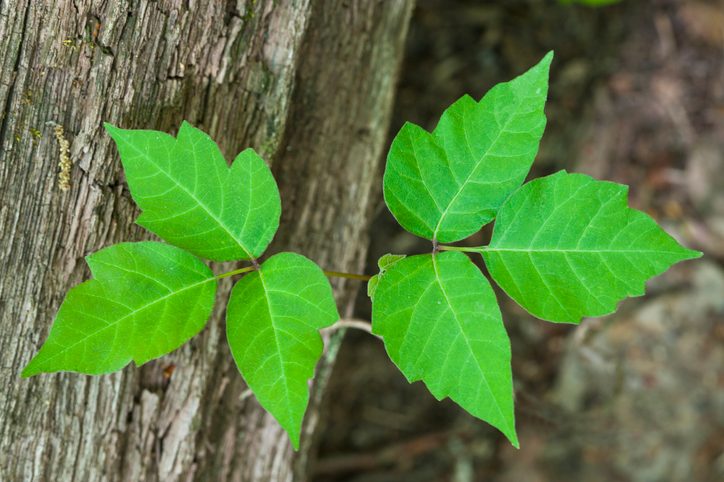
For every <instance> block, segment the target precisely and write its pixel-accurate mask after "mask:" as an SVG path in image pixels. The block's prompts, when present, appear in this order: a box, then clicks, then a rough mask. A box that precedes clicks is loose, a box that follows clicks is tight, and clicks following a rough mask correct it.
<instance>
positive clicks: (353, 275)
mask: <svg viewBox="0 0 724 482" xmlns="http://www.w3.org/2000/svg"><path fill="white" fill-rule="evenodd" d="M324 274H325V275H326V276H331V277H335V278H347V279H358V280H362V281H369V280H370V278H372V276H369V275H366V274H356V273H342V272H341V271H325V272H324Z"/></svg>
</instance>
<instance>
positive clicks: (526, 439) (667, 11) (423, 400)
mask: <svg viewBox="0 0 724 482" xmlns="http://www.w3.org/2000/svg"><path fill="white" fill-rule="evenodd" d="M585 3H601V4H604V3H605V4H610V5H605V6H598V7H593V6H587V5H584V4H585ZM548 50H555V59H554V62H553V65H552V68H551V86H550V94H549V100H548V104H547V108H546V113H547V116H548V126H547V128H546V133H545V135H544V138H543V142H542V145H541V150H540V153H539V155H538V158H537V160H536V163H535V164H534V167H533V170H532V172H531V174H530V177H538V176H541V175H546V174H549V173H552V172H555V171H557V170H560V169H566V170H569V171H576V172H583V173H587V174H590V175H592V176H594V177H597V178H600V179H607V180H613V181H616V182H620V183H625V184H629V185H630V186H631V189H630V204H631V206H632V207H635V208H637V209H641V210H644V211H646V212H648V213H649V214H651V215H652V216H653V217H654V218H655V219H656V220H657V221H658V222H659V223H660V224H661V225H662V226H663V227H664V228H665V229H666V230H667V231H668V232H669V233H670V234H672V235H673V236H674V237H676V238H677V239H679V240H680V241H681V242H682V243H684V244H685V245H687V246H688V247H691V248H694V249H698V250H701V251H703V252H704V253H705V256H704V257H703V258H702V259H700V260H698V261H693V262H692V261H690V262H685V263H681V264H679V265H676V266H674V267H673V268H672V269H671V270H670V271H668V272H667V273H666V274H664V275H662V276H660V277H658V278H655V279H653V280H651V281H650V282H649V284H648V292H647V295H646V296H645V297H643V298H635V299H629V300H627V301H625V302H623V303H622V304H621V305H620V308H619V311H618V312H617V313H616V314H615V315H611V316H607V317H604V318H600V319H586V320H584V321H583V323H581V325H580V326H573V325H554V324H551V323H546V322H543V321H540V320H536V319H534V318H532V317H531V316H530V315H528V314H526V313H525V312H524V311H523V310H522V309H520V308H518V307H517V306H516V305H515V304H514V303H513V302H512V301H511V300H510V299H508V298H507V297H506V296H505V295H504V294H503V293H502V292H500V291H498V292H497V294H498V299H499V301H500V303H501V306H502V308H503V316H504V319H505V323H506V327H507V329H508V331H509V333H510V335H511V339H512V347H513V372H514V378H515V393H516V415H517V428H518V433H519V437H520V442H521V449H520V450H516V449H514V448H513V447H512V446H510V444H509V443H507V442H506V440H505V439H504V438H503V436H502V435H500V434H499V433H497V432H496V431H495V430H493V429H492V428H490V427H489V426H488V425H487V424H485V423H483V422H481V421H478V420H476V419H474V418H472V417H471V416H469V415H467V414H466V413H465V412H464V411H463V410H462V409H460V408H459V407H457V406H456V405H455V404H454V403H452V402H450V401H449V400H446V401H443V402H437V401H436V400H435V399H434V398H433V397H432V396H431V395H430V394H429V393H428V392H427V390H426V389H425V387H424V386H423V385H422V384H421V383H416V384H413V385H409V384H408V383H407V382H406V380H405V379H404V378H403V376H402V375H401V374H400V373H399V372H398V371H397V369H396V368H395V366H394V365H393V364H392V362H391V361H390V360H389V358H387V356H386V355H385V352H384V348H383V346H382V344H381V343H380V342H379V341H378V340H377V339H375V338H374V337H372V336H369V335H367V334H365V333H360V332H350V333H348V334H347V337H346V343H345V345H344V347H343V349H342V351H341V353H340V357H339V360H338V363H337V365H336V367H335V372H334V375H333V378H332V380H331V382H330V387H329V390H328V393H327V397H326V406H325V407H324V409H323V411H322V413H324V414H326V419H325V421H324V423H325V427H324V429H323V431H322V435H321V439H320V440H319V447H318V454H317V460H316V462H315V464H314V476H313V480H315V481H326V482H333V481H355V482H382V481H400V482H405V481H411V482H413V481H414V482H424V481H455V482H466V481H501V482H502V481H506V482H508V481H510V482H528V481H533V482H535V481H591V482H598V481H607V482H609V481H642V482H643V481H652V482H658V481H702V482H705V481H722V480H724V323H723V322H724V2H723V1H719V0H712V1H704V0H688V1H687V0H678V1H677V0H651V1H648V0H623V1H619V2H615V1H613V2H612V1H611V0H607V1H601V0H598V1H595V0H587V1H579V2H572V1H571V2H557V1H555V0H549V1H542V0H541V1H535V0H515V1H513V0H506V1H495V2H493V1H461V0H456V1H450V0H419V1H418V6H417V8H416V11H415V13H414V18H413V20H412V25H411V30H410V36H409V39H408V42H407V47H406V60H405V64H404V66H403V70H402V72H401V81H400V84H399V87H398V94H397V105H396V108H395V119H394V121H393V125H392V128H391V131H390V138H392V136H394V134H395V133H396V132H397V130H398V129H399V128H400V126H401V125H402V123H403V122H404V121H406V120H409V121H412V122H415V123H417V124H419V125H421V126H423V127H425V128H426V129H432V128H434V126H435V123H436V121H437V119H438V118H439V116H440V114H441V113H442V111H443V110H444V109H445V108H446V107H447V106H448V105H450V104H451V103H452V102H453V101H455V100H456V99H457V98H458V97H460V96H461V95H463V94H465V93H469V94H471V95H472V96H473V97H475V98H480V97H481V96H482V95H483V94H484V93H485V92H486V91H487V90H488V89H490V88H491V87H492V86H493V85H494V84H495V83H497V82H501V81H507V80H510V79H512V78H513V77H515V76H516V75H518V74H520V73H522V72H524V71H525V70H527V69H528V68H529V67H530V66H532V65H533V64H535V63H536V62H537V61H538V60H539V59H540V58H541V57H542V56H543V55H544V54H545V53H546V52H547V51H548ZM379 198H380V200H381V199H382V196H381V194H380V196H379ZM489 234H490V230H489V227H488V229H486V230H484V231H483V232H482V233H480V234H478V235H476V237H475V238H474V239H471V240H469V243H470V244H471V245H472V244H482V243H486V242H487V238H488V237H489ZM372 238H373V241H372V246H371V250H370V257H369V260H368V267H367V270H368V273H374V272H376V264H375V263H376V260H377V258H378V257H379V256H381V255H383V254H385V253H387V252H396V253H417V252H426V251H428V250H429V243H428V242H424V241H422V240H419V239H416V238H415V237H413V236H412V235H409V234H407V233H405V232H403V231H402V229H401V228H400V227H399V226H398V225H397V224H396V223H395V221H394V219H393V218H392V216H391V215H390V214H389V212H388V211H387V209H386V208H385V206H384V204H382V203H381V204H380V205H379V208H378V216H377V221H376V223H375V227H374V231H373V235H372ZM476 261H479V260H476ZM361 288H363V286H361ZM356 316H357V317H359V318H361V319H366V320H369V317H370V303H369V300H368V299H367V298H366V296H365V294H364V293H363V290H362V289H361V290H360V295H359V302H358V308H357V314H356Z"/></svg>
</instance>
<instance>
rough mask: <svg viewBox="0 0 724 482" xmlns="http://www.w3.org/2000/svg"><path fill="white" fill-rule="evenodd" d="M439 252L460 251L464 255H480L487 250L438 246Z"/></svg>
mask: <svg viewBox="0 0 724 482" xmlns="http://www.w3.org/2000/svg"><path fill="white" fill-rule="evenodd" d="M438 249H439V250H440V251H462V252H464V253H482V252H484V251H487V250H488V247H487V246H444V245H441V246H438Z"/></svg>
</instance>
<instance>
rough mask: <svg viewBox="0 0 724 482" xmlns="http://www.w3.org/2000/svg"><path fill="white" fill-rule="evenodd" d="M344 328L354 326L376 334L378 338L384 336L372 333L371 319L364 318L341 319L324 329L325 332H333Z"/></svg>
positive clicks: (356, 328)
mask: <svg viewBox="0 0 724 482" xmlns="http://www.w3.org/2000/svg"><path fill="white" fill-rule="evenodd" d="M342 328H353V329H355V330H360V331H364V332H367V333H369V334H370V335H372V336H375V337H377V338H380V339H381V338H382V337H380V336H379V335H376V334H374V333H372V324H370V322H369V321H363V320H339V321H338V322H337V323H335V324H334V325H332V326H330V327H327V328H324V329H323V330H322V331H324V332H332V331H337V330H339V329H342Z"/></svg>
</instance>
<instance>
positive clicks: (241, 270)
mask: <svg viewBox="0 0 724 482" xmlns="http://www.w3.org/2000/svg"><path fill="white" fill-rule="evenodd" d="M257 269H259V264H258V263H255V264H254V266H247V267H245V268H239V269H235V270H233V271H227V272H226V273H221V274H220V275H216V279H223V278H228V277H229V276H236V275H237V274H244V273H248V272H249V271H255V270H257ZM324 274H325V275H326V276H331V277H335V278H348V279H358V280H362V281H369V280H370V278H372V276H369V275H366V274H356V273H343V272H341V271H325V272H324Z"/></svg>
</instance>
